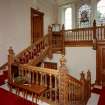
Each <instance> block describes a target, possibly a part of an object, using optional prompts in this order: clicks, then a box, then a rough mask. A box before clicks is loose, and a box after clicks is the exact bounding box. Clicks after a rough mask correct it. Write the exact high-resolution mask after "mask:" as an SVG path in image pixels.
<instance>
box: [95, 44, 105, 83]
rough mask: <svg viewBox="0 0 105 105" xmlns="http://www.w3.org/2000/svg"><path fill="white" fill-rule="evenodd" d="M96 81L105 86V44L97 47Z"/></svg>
mask: <svg viewBox="0 0 105 105" xmlns="http://www.w3.org/2000/svg"><path fill="white" fill-rule="evenodd" d="M96 61H97V63H96V69H97V71H96V81H97V83H98V84H102V85H105V44H101V45H98V46H97V58H96Z"/></svg>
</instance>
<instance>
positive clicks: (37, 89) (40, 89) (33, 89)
mask: <svg viewBox="0 0 105 105" xmlns="http://www.w3.org/2000/svg"><path fill="white" fill-rule="evenodd" d="M9 85H10V90H12V87H15V88H16V91H17V94H19V91H20V90H21V91H22V92H24V97H25V95H26V97H27V95H28V93H31V94H32V101H33V100H34V97H36V103H37V99H38V98H39V97H40V96H41V95H42V94H43V93H44V92H45V91H46V90H47V87H45V86H43V85H37V84H23V83H15V82H9Z"/></svg>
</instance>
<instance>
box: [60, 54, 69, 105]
mask: <svg viewBox="0 0 105 105" xmlns="http://www.w3.org/2000/svg"><path fill="white" fill-rule="evenodd" d="M67 74H68V70H67V68H66V65H65V58H64V56H62V58H61V59H60V67H59V105H68V77H67Z"/></svg>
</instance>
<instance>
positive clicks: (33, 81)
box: [32, 72, 35, 83]
mask: <svg viewBox="0 0 105 105" xmlns="http://www.w3.org/2000/svg"><path fill="white" fill-rule="evenodd" d="M32 83H35V80H34V72H32Z"/></svg>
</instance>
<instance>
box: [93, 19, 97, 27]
mask: <svg viewBox="0 0 105 105" xmlns="http://www.w3.org/2000/svg"><path fill="white" fill-rule="evenodd" d="M93 27H96V20H95V19H94V21H93Z"/></svg>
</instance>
